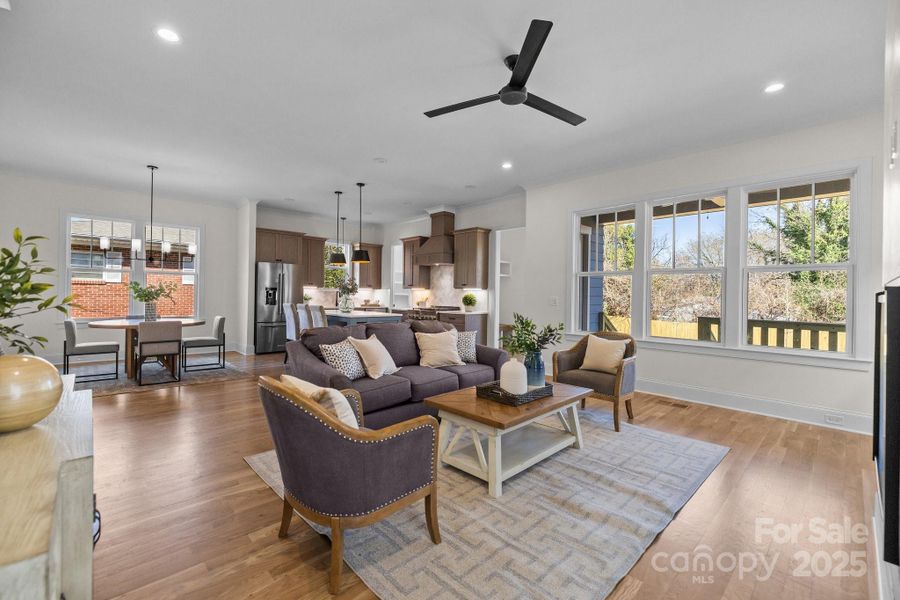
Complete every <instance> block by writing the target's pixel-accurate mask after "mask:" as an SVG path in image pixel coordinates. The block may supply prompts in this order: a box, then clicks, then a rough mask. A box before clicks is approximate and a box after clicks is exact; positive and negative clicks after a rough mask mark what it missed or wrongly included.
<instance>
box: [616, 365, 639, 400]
mask: <svg viewBox="0 0 900 600" xmlns="http://www.w3.org/2000/svg"><path fill="white" fill-rule="evenodd" d="M636 360H637V357H635V356H631V357H629V358H626V359H624V360H623V361H622V364H621V365H620V366H619V372H618V373H617V377H616V388H617V389H616V396H622V395H624V394H631V393H632V392H634V384H635V379H636V378H637V369H636V366H637V365H636V362H635V361H636Z"/></svg>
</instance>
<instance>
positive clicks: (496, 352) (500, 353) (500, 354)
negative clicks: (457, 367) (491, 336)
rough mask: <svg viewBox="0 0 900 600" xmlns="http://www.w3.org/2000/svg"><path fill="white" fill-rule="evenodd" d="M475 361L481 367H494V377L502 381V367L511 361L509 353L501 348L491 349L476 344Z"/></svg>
mask: <svg viewBox="0 0 900 600" xmlns="http://www.w3.org/2000/svg"><path fill="white" fill-rule="evenodd" d="M475 360H476V361H478V364H480V365H487V366H489V367H493V369H494V377H495V378H497V379H500V367H502V366H503V365H504V364H505V363H506V361H508V360H509V352H507V351H506V350H501V349H500V348H491V347H490V346H482V345H481V344H475Z"/></svg>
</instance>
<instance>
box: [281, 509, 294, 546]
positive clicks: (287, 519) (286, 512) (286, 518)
mask: <svg viewBox="0 0 900 600" xmlns="http://www.w3.org/2000/svg"><path fill="white" fill-rule="evenodd" d="M293 516H294V507H293V506H291V503H290V502H288V501H287V499H285V500H284V506H283V507H282V508H281V529H279V530H278V537H280V538H283V537H287V534H288V528H289V527H290V526H291V517H293Z"/></svg>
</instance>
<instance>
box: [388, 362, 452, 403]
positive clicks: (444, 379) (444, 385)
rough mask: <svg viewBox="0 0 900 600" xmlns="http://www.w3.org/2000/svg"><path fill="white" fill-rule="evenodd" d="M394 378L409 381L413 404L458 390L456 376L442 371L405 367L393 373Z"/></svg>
mask: <svg viewBox="0 0 900 600" xmlns="http://www.w3.org/2000/svg"><path fill="white" fill-rule="evenodd" d="M394 376H395V377H403V378H404V379H408V380H409V383H410V389H411V391H412V399H413V402H421V401H422V400H424V399H425V398H428V397H430V396H437V395H438V394H443V393H444V392H452V391H453V390H458V389H459V379H458V378H457V377H456V375H455V374H453V373H450V372H448V371H444V370H442V369H432V368H431V367H420V366H419V365H407V366H405V367H403V368H401V369H400V370H399V371H397V372H396V373H394Z"/></svg>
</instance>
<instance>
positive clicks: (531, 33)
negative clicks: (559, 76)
mask: <svg viewBox="0 0 900 600" xmlns="http://www.w3.org/2000/svg"><path fill="white" fill-rule="evenodd" d="M551 27H553V23H551V22H550V21H541V20H540V19H535V20H533V21H532V22H531V26H530V27H529V28H528V34H527V35H526V36H525V43H523V44H522V50H520V51H519V58H517V59H516V66H515V68H513V72H512V77H510V79H509V85H510V86H512V87H525V84H526V83H527V82H528V76H529V75H531V70H532V69H533V68H534V63H536V62H537V59H538V56H540V54H541V48H543V47H544V42H546V41H547V36H548V35H550V28H551Z"/></svg>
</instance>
